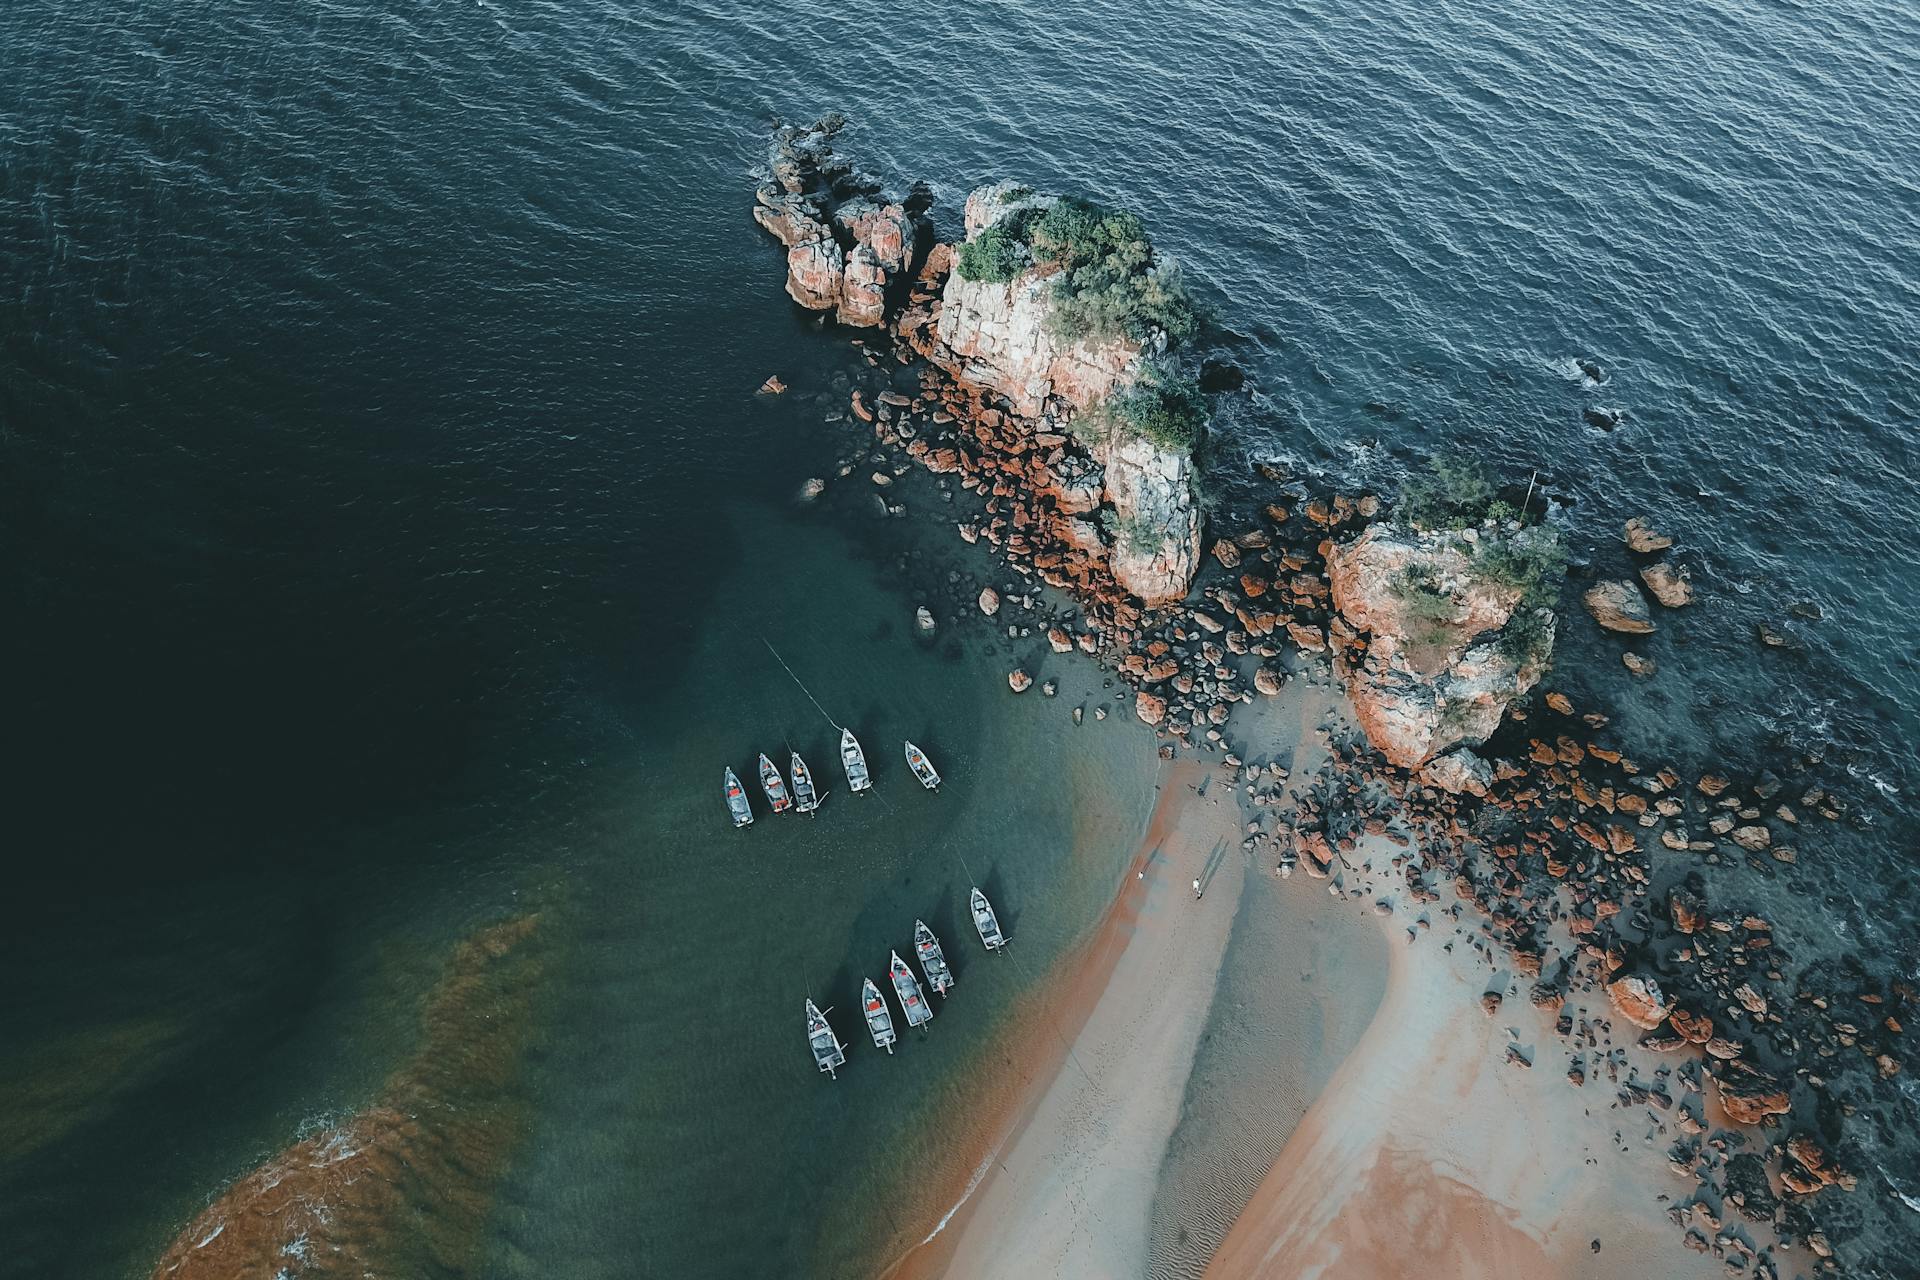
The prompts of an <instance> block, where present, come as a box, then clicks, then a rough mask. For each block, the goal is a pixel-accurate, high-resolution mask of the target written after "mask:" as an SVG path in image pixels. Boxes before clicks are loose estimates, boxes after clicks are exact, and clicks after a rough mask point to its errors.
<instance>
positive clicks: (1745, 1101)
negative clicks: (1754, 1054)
mask: <svg viewBox="0 0 1920 1280" xmlns="http://www.w3.org/2000/svg"><path fill="white" fill-rule="evenodd" d="M1710 1074H1711V1075H1712V1077H1713V1086H1714V1092H1715V1093H1716V1094H1717V1095H1718V1096H1719V1098H1720V1106H1721V1109H1722V1110H1724V1111H1725V1112H1726V1113H1727V1118H1728V1119H1729V1120H1731V1121H1733V1122H1734V1123H1735V1124H1760V1123H1762V1122H1763V1121H1765V1120H1766V1118H1767V1117H1768V1116H1783V1115H1786V1114H1787V1113H1788V1112H1789V1111H1791V1110H1792V1109H1793V1103H1792V1101H1791V1099H1789V1098H1788V1096H1787V1091H1786V1087H1785V1086H1784V1085H1782V1084H1781V1083H1780V1081H1779V1080H1777V1079H1775V1078H1774V1077H1773V1076H1771V1075H1769V1074H1768V1073H1767V1072H1765V1071H1763V1070H1761V1069H1760V1068H1759V1067H1756V1066H1754V1065H1753V1064H1752V1063H1751V1062H1747V1061H1745V1060H1744V1059H1741V1058H1733V1059H1728V1060H1725V1061H1721V1060H1718V1059H1716V1060H1715V1061H1714V1062H1713V1063H1712V1065H1711V1072H1710Z"/></svg>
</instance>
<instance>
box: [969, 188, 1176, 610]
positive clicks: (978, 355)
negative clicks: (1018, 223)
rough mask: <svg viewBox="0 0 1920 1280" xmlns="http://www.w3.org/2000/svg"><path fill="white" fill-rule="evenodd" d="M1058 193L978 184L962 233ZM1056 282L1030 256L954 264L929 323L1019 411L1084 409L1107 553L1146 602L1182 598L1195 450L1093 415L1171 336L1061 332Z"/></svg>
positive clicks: (975, 379)
mask: <svg viewBox="0 0 1920 1280" xmlns="http://www.w3.org/2000/svg"><path fill="white" fill-rule="evenodd" d="M1053 199H1054V198H1053V197H1051V196H1043V195H1035V194H1032V193H1031V192H1030V191H1028V190H1027V189H1026V188H1023V187H1018V186H1016V185H1014V184H1012V183H1007V182H1001V183H995V184H993V185H992V186H987V187H981V188H979V189H977V190H976V191H974V192H973V194H972V195H970V196H968V197H967V207H966V227H967V238H968V239H969V240H971V239H974V238H976V237H978V236H979V235H980V234H981V233H983V232H985V231H987V230H988V229H990V228H991V227H993V226H994V225H995V224H996V223H997V222H999V221H1000V219H1001V218H1003V217H1005V216H1007V215H1008V214H1010V213H1013V212H1015V211H1017V210H1023V209H1044V208H1046V207H1047V206H1048V205H1050V204H1052V203H1053ZM1053 289H1054V281H1053V279H1052V278H1051V277H1049V276H1047V275H1045V274H1043V273H1042V272H1040V271H1038V270H1036V269H1034V268H1031V267H1030V268H1028V269H1027V270H1025V271H1022V272H1020V273H1019V274H1017V275H1015V276H1014V277H1013V279H1011V280H1009V281H1006V282H1004V283H1003V282H996V281H991V280H968V279H966V278H965V277H963V276H962V275H961V273H960V272H959V271H957V270H956V271H953V272H952V273H951V274H949V275H948V276H947V281H946V285H945V287H944V288H943V289H942V290H941V295H940V305H939V307H938V311H937V316H936V319H935V322H934V332H935V336H936V338H937V340H938V345H939V347H940V349H941V350H942V351H943V352H944V353H945V356H946V358H945V359H944V360H942V363H943V364H945V365H946V366H947V368H948V370H949V371H950V372H951V373H953V374H954V376H956V377H958V378H960V379H961V380H963V381H966V382H971V383H973V384H975V385H977V386H981V387H985V388H987V389H989V390H991V391H994V392H997V393H998V394H1000V395H1003V396H1005V397H1006V398H1007V400H1008V402H1009V403H1010V404H1011V406H1012V408H1013V410H1014V412H1015V413H1016V414H1018V415H1019V416H1021V417H1023V418H1029V419H1033V420H1035V421H1036V422H1042V421H1047V420H1049V419H1051V420H1054V421H1064V420H1069V419H1073V418H1078V419H1079V420H1080V421H1079V423H1078V424H1077V425H1076V426H1075V428H1074V436H1075V438H1076V439H1078V440H1079V441H1080V443H1081V444H1082V445H1083V446H1084V447H1085V448H1086V450H1087V452H1088V454H1089V455H1090V457H1091V459H1092V462H1093V463H1094V464H1095V466H1096V467H1097V468H1098V480H1099V484H1100V503H1102V504H1105V505H1107V506H1110V507H1111V508H1112V512H1113V515H1112V519H1111V520H1110V521H1109V522H1108V523H1109V524H1110V526H1111V527H1110V531H1109V545H1108V556H1109V559H1110V562H1111V564H1112V566H1113V573H1114V576H1115V578H1117V579H1118V580H1119V582H1120V584H1121V585H1122V586H1123V587H1125V588H1126V589H1127V590H1128V591H1129V592H1130V593H1132V594H1133V595H1135V596H1137V597H1139V598H1140V599H1141V600H1142V601H1143V602H1145V603H1147V604H1149V605H1160V604H1167V603H1170V602H1172V601H1175V600H1179V599H1181V598H1182V597H1184V596H1185V595H1186V593H1187V588H1188V587H1189V586H1190V585H1191V584H1192V582H1193V575H1194V572H1195V571H1196V570H1197V569H1198V568H1199V564H1200V510H1199V503H1198V501H1197V499H1196V497H1195V493H1194V468H1193V459H1192V456H1191V454H1190V453H1189V452H1188V451H1187V450H1184V449H1170V448H1162V447H1160V446H1158V445H1156V444H1154V443H1153V442H1152V441H1151V440H1148V439H1146V438H1144V437H1141V436H1138V435H1129V434H1127V433H1126V432H1124V431H1123V430H1120V429H1118V428H1116V427H1114V426H1112V425H1105V426H1098V427H1096V426H1094V425H1093V424H1094V423H1095V421H1096V418H1095V415H1094V411H1095V410H1096V409H1097V408H1098V407H1099V405H1100V404H1101V403H1102V402H1103V401H1105V400H1107V399H1109V398H1111V397H1113V396H1114V395H1117V394H1120V393H1123V392H1125V391H1126V390H1127V389H1128V388H1130V387H1132V386H1133V385H1134V383H1135V382H1136V380H1137V379H1138V378H1139V376H1140V371H1141V364H1142V361H1143V359H1144V358H1145V357H1146V356H1149V355H1155V354H1159V353H1160V352H1161V351H1162V350H1164V346H1165V344H1164V343H1163V342H1158V343H1147V344H1143V343H1140V342H1137V341H1134V340H1132V339H1130V338H1110V339H1105V340H1100V341H1093V340H1088V339H1074V340H1069V339H1064V338H1062V337H1060V336H1059V335H1058V333H1056V331H1055V327H1054V325H1053Z"/></svg>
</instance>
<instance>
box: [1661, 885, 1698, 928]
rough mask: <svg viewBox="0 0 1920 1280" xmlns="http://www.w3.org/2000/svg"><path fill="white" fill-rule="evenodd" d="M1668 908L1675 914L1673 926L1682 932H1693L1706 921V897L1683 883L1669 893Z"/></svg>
mask: <svg viewBox="0 0 1920 1280" xmlns="http://www.w3.org/2000/svg"><path fill="white" fill-rule="evenodd" d="M1667 910H1668V911H1669V912H1670V913H1671V914H1672V916H1673V927H1674V928H1676V929H1678V930H1679V931H1680V932H1682V933H1693V932H1694V931H1696V930H1698V929H1700V928H1701V927H1702V926H1703V925H1705V923H1706V918H1707V903H1706V899H1704V898H1702V897H1701V896H1700V895H1699V894H1697V893H1695V892H1693V891H1692V890H1691V889H1688V888H1686V887H1684V886H1681V885H1675V886H1674V887H1673V890H1672V892H1670V893H1669V894H1668V895H1667Z"/></svg>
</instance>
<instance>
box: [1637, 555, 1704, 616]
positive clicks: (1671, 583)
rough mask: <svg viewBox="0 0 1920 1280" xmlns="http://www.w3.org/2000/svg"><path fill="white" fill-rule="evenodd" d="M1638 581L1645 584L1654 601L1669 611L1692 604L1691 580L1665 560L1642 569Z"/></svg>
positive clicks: (1682, 571)
mask: <svg viewBox="0 0 1920 1280" xmlns="http://www.w3.org/2000/svg"><path fill="white" fill-rule="evenodd" d="M1640 581H1642V582H1644V583H1646V584H1647V590H1649V591H1651V592H1653V598H1654V599H1655V600H1658V601H1659V602H1660V603H1661V604H1663V605H1665V606H1666V607H1667V608H1669V609H1678V608H1680V607H1681V606H1682V605H1688V604H1692V603H1693V582H1692V580H1691V579H1690V578H1688V577H1687V575H1686V572H1685V571H1684V570H1678V569H1675V568H1674V567H1673V566H1672V565H1670V564H1668V563H1667V562H1666V561H1665V560H1662V561H1660V562H1659V563H1658V564H1650V565H1648V566H1647V567H1646V568H1644V569H1642V570H1641V571H1640Z"/></svg>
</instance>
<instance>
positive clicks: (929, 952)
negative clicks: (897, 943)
mask: <svg viewBox="0 0 1920 1280" xmlns="http://www.w3.org/2000/svg"><path fill="white" fill-rule="evenodd" d="M913 949H914V950H915V951H917V952H919V954H920V971H921V972H922V973H924V974H926V975H927V985H928V986H930V987H932V988H933V991H934V994H935V995H937V996H939V997H940V998H941V999H942V1000H944V999H946V998H947V989H948V988H949V987H951V986H952V985H953V970H952V969H949V968H948V967H947V953H946V952H944V951H942V950H941V949H940V939H938V938H936V937H934V936H933V930H931V929H929V928H927V922H926V921H925V920H915V921H914V922H913Z"/></svg>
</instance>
